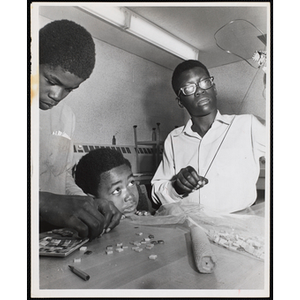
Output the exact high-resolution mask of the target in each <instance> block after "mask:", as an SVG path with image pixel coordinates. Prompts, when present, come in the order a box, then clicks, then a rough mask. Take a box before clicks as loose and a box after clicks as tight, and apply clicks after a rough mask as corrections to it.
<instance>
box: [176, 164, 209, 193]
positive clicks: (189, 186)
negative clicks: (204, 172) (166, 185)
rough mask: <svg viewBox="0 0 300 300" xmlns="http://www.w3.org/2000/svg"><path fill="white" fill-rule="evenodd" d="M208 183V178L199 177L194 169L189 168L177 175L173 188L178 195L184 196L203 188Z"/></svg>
mask: <svg viewBox="0 0 300 300" xmlns="http://www.w3.org/2000/svg"><path fill="white" fill-rule="evenodd" d="M207 183H208V180H207V179H206V178H204V177H202V176H199V175H198V174H197V172H196V171H195V169H194V168H193V167H191V166H187V167H186V168H183V169H181V170H180V171H179V173H178V174H177V175H176V180H175V181H174V182H173V187H174V189H175V191H176V192H177V194H179V195H184V194H189V193H190V192H193V191H194V190H197V189H199V188H201V187H203V186H204V185H206V184H207Z"/></svg>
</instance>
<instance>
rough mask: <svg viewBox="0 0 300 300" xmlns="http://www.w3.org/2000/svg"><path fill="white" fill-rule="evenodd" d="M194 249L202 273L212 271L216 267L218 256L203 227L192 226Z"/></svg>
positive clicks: (198, 267) (196, 262)
mask: <svg viewBox="0 0 300 300" xmlns="http://www.w3.org/2000/svg"><path fill="white" fill-rule="evenodd" d="M191 238H192V249H193V253H194V259H195V264H196V266H197V269H198V271H199V272H200V273H212V272H213V270H214V268H215V263H216V260H217V259H216V257H215V255H214V253H213V251H212V249H211V245H210V242H209V240H208V237H207V236H206V233H205V232H204V230H203V229H201V228H199V227H196V226H193V227H191Z"/></svg>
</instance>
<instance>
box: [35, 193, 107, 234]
mask: <svg viewBox="0 0 300 300" xmlns="http://www.w3.org/2000/svg"><path fill="white" fill-rule="evenodd" d="M39 203H40V219H41V221H46V222H48V223H49V224H51V225H53V226H56V227H61V228H72V229H75V230H76V231H77V232H78V234H79V236H81V237H89V238H91V239H93V238H95V237H97V236H99V235H100V234H101V233H102V232H103V229H104V226H105V224H106V216H103V215H102V214H101V213H100V211H98V209H97V206H96V204H95V201H94V199H93V198H91V197H88V196H69V195H57V194H52V193H47V192H40V199H39Z"/></svg>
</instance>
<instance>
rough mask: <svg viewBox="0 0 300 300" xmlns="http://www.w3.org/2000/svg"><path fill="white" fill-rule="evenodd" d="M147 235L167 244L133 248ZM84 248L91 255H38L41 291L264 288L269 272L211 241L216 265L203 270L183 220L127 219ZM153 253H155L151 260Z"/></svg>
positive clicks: (259, 212)
mask: <svg viewBox="0 0 300 300" xmlns="http://www.w3.org/2000/svg"><path fill="white" fill-rule="evenodd" d="M263 211H264V209H263V206H262V205H260V206H259V207H257V209H256V210H255V209H251V211H249V212H248V213H249V214H255V213H256V212H257V214H258V215H262V214H263ZM149 235H152V236H153V237H152V238H153V240H155V241H158V240H162V241H163V242H161V243H157V244H155V245H154V247H153V248H152V249H147V248H145V246H144V245H141V248H142V249H143V250H142V251H141V252H137V251H134V250H132V247H134V245H132V242H134V241H141V240H143V239H144V238H147V237H149ZM120 243H122V244H123V246H125V247H124V248H125V249H124V251H122V252H117V251H115V248H116V245H117V244H120ZM85 246H87V249H88V250H89V251H91V254H89V255H87V254H85V252H84V251H80V250H76V251H75V252H73V253H72V254H70V255H69V256H67V257H65V258H56V257H40V259H39V270H40V274H39V276H40V277H39V279H40V282H39V284H40V289H81V290H82V289H205V290H207V289H213V290H216V289H234V290H236V289H238V290H242V289H245V290H262V289H264V288H265V287H266V282H265V274H266V272H267V270H266V269H265V263H264V262H263V261H260V260H258V259H255V258H252V257H249V256H246V255H243V254H240V253H236V252H232V251H229V250H228V249H225V248H223V247H221V246H218V245H216V244H213V243H212V244H211V247H212V250H213V251H214V253H215V254H216V257H217V264H216V267H215V269H214V271H213V273H211V274H201V273H199V272H198V271H197V269H196V265H195V262H194V259H193V253H192V246H191V237H190V229H189V228H188V227H187V226H186V225H184V224H183V225H161V226H156V225H155V226H153V225H151V226H145V225H142V223H140V224H133V223H132V222H131V221H130V220H129V219H124V220H121V222H120V224H119V225H118V226H117V227H116V228H114V229H113V230H112V231H111V232H110V233H108V234H104V235H103V236H102V237H101V238H98V239H95V240H93V241H90V242H88V243H87V244H85ZM107 246H113V248H114V251H113V253H111V254H107V253H106V249H107ZM126 246H127V247H128V248H126ZM150 255H157V257H156V259H154V260H152V259H149V256H150ZM79 258H80V259H79ZM74 260H75V261H77V262H74ZM69 265H72V266H75V267H77V268H79V269H80V270H82V271H84V272H86V273H87V274H89V275H90V279H89V280H88V281H84V280H83V279H81V278H80V277H78V276H76V275H75V274H74V273H72V272H71V271H70V269H69V267H68V266H69Z"/></svg>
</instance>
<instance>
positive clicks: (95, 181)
mask: <svg viewBox="0 0 300 300" xmlns="http://www.w3.org/2000/svg"><path fill="white" fill-rule="evenodd" d="M122 165H127V166H128V167H129V168H131V164H130V162H129V161H128V160H127V159H126V158H124V156H123V155H122V153H121V152H119V151H118V150H114V149H110V148H100V149H96V150H92V151H90V152H89V153H88V154H86V155H85V156H83V157H82V158H81V159H80V160H79V162H78V164H77V166H76V169H75V182H76V184H77V185H78V186H79V187H80V188H81V189H82V190H83V191H84V192H85V193H86V194H91V195H94V196H96V195H97V190H98V186H99V183H100V179H101V174H102V173H104V172H107V171H110V170H111V169H113V168H116V167H119V166H122Z"/></svg>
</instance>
